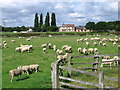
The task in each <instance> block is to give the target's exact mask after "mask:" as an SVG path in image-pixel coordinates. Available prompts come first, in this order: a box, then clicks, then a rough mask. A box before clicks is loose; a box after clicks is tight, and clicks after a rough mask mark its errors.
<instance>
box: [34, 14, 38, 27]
mask: <svg viewBox="0 0 120 90" xmlns="http://www.w3.org/2000/svg"><path fill="white" fill-rule="evenodd" d="M38 19H39V18H38V14H37V13H36V14H35V20H34V27H35V28H38V27H39V22H38Z"/></svg>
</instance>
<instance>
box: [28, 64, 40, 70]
mask: <svg viewBox="0 0 120 90" xmlns="http://www.w3.org/2000/svg"><path fill="white" fill-rule="evenodd" d="M29 67H30V70H31V71H32V72H33V71H35V72H38V71H39V65H38V64H32V65H29Z"/></svg>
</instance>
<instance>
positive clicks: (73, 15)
mask: <svg viewBox="0 0 120 90" xmlns="http://www.w3.org/2000/svg"><path fill="white" fill-rule="evenodd" d="M98 1H99V2H98ZM98 1H97V0H82V1H81V0H76V1H75V0H74V1H73V0H68V1H66V2H65V0H64V1H60V0H59V1H56V2H55V0H52V1H50V0H49V1H46V2H43V1H40V0H31V1H30V0H29V1H28V0H19V1H17V0H3V1H1V2H0V11H1V12H0V20H1V22H0V25H3V21H5V26H10V27H13V26H23V25H24V26H33V25H34V14H35V13H38V14H39V15H40V14H41V13H42V14H43V16H44V19H45V16H46V13H47V12H49V13H50V14H51V13H52V12H54V13H55V14H56V23H57V25H58V26H61V25H62V24H63V23H65V24H75V25H76V26H78V25H85V24H86V23H87V22H89V21H93V22H98V21H114V20H118V1H119V0H98Z"/></svg>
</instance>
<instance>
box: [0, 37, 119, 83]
mask: <svg viewBox="0 0 120 90" xmlns="http://www.w3.org/2000/svg"><path fill="white" fill-rule="evenodd" d="M50 37H51V36H50ZM22 38H24V37H19V39H22ZM32 38H36V36H31V37H30V38H27V39H26V40H27V41H31V39H32ZM119 40H120V38H118V37H117V36H115V38H99V37H94V38H90V36H89V38H80V39H77V43H78V44H80V43H85V45H86V46H85V47H84V48H82V47H78V49H77V50H76V51H78V52H79V53H80V54H84V55H88V54H94V53H95V52H98V48H97V46H98V45H99V46H102V47H107V46H109V45H107V44H106V42H107V41H109V42H111V43H112V45H113V47H117V48H118V49H120V45H118V42H119ZM89 41H93V42H89ZM11 42H12V43H15V42H16V41H15V40H11ZM90 44H92V45H93V47H94V48H92V47H90ZM0 47H1V48H2V47H3V48H7V47H8V46H7V42H6V41H3V44H1V43H0ZM41 48H42V52H43V53H46V52H47V49H53V50H54V51H55V53H56V55H57V56H56V58H57V60H66V59H67V58H68V53H72V52H73V48H72V46H69V45H63V46H62V47H61V48H57V46H56V45H53V44H51V43H44V44H42V45H41ZM32 49H33V45H22V44H21V45H20V46H19V47H16V48H15V51H17V52H30V50H32ZM64 52H65V54H64ZM106 57H107V56H106ZM106 57H103V58H102V64H101V67H103V65H104V64H109V65H110V66H111V65H112V63H114V65H115V64H117V65H118V61H115V60H119V59H120V58H119V57H118V56H114V58H112V59H110V57H109V56H108V57H109V58H108V57H107V58H106ZM107 61H108V62H107ZM38 70H39V65H38V64H33V65H29V66H27V65H25V66H19V67H17V69H12V70H10V71H9V75H10V80H11V82H12V80H13V77H14V76H21V75H22V73H27V74H29V73H30V72H33V71H35V72H38Z"/></svg>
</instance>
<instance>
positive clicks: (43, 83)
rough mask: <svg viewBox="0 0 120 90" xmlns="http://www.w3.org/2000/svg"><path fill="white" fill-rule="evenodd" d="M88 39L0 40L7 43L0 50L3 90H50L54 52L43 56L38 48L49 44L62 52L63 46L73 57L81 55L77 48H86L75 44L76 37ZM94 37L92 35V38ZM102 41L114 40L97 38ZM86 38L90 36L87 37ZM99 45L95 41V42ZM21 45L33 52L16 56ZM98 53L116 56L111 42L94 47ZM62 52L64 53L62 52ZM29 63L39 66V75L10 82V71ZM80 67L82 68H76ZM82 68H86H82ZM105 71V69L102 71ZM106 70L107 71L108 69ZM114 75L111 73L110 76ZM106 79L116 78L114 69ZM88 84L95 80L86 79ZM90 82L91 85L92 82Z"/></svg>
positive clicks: (67, 37)
mask: <svg viewBox="0 0 120 90" xmlns="http://www.w3.org/2000/svg"><path fill="white" fill-rule="evenodd" d="M85 37H88V36H65V37H51V38H50V37H38V38H32V39H31V41H26V38H23V39H19V38H17V37H3V38H2V40H3V41H4V40H6V42H7V44H8V48H4V49H2V88H51V87H52V83H51V63H52V62H55V52H54V51H53V49H47V53H46V54H44V53H43V52H42V48H41V47H40V45H41V44H43V43H52V44H55V45H56V46H57V48H59V49H61V47H62V46H63V45H65V44H67V45H70V46H72V48H73V53H72V54H71V55H72V56H80V55H81V54H79V53H78V52H77V48H78V47H82V48H84V47H86V45H85V42H80V43H77V42H76V40H77V39H78V38H85ZM93 37H94V36H93ZM99 37H101V38H103V37H106V38H115V36H114V35H112V36H99ZM88 38H89V37H88ZM12 39H14V40H16V43H12V42H11V40H12ZM89 42H90V46H89V47H94V46H93V45H92V44H93V43H92V41H89ZM97 42H98V41H97ZM20 44H32V45H33V47H34V50H31V52H30V53H27V52H24V53H19V52H16V51H15V48H16V47H18V46H20ZM97 48H98V51H99V52H100V54H116V53H118V50H117V47H113V46H112V43H111V42H107V47H101V46H97ZM64 53H65V52H64ZM84 61H85V62H93V59H92V58H85V59H84V58H83V59H82V60H81V59H77V60H74V61H73V62H84ZM30 64H39V65H40V72H38V73H34V74H30V75H26V74H23V75H22V78H23V80H20V81H16V80H17V77H15V78H14V80H13V82H12V83H11V82H10V79H9V70H11V69H15V68H16V67H18V66H20V65H30ZM73 67H74V66H73ZM77 67H82V66H77ZM83 67H85V66H83ZM105 70H107V69H105ZM108 70H109V69H108ZM113 72H114V73H113ZM106 75H108V76H112V77H116V78H117V76H118V73H117V68H115V69H114V68H113V69H112V70H111V72H110V71H108V74H107V73H106ZM74 78H77V79H78V78H81V79H86V78H87V76H84V75H83V76H82V75H81V76H80V77H78V76H77V77H74ZM87 80H88V81H91V80H92V81H93V82H96V81H95V80H93V79H92V78H91V79H87ZM92 81H91V82H92ZM108 83H109V82H108ZM112 86H114V87H117V85H116V83H112Z"/></svg>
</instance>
